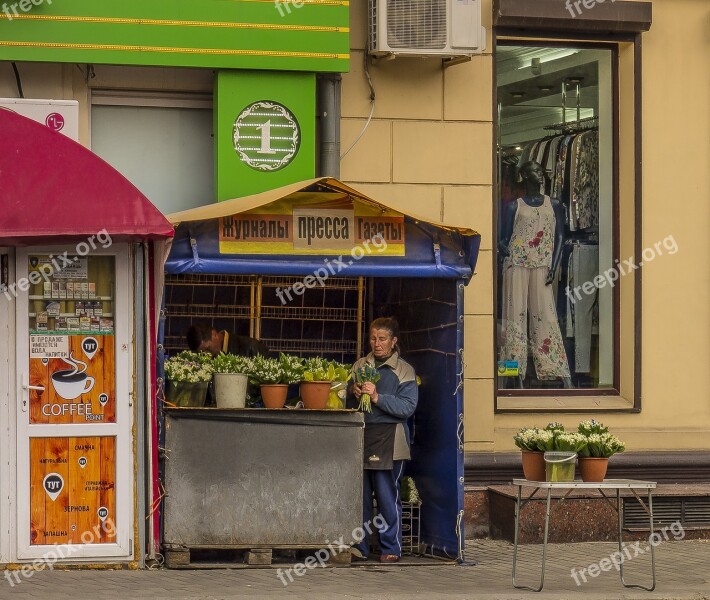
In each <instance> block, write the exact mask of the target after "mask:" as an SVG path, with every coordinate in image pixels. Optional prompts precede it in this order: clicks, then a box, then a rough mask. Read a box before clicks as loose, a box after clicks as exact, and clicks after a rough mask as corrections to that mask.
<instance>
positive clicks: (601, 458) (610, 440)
mask: <svg viewBox="0 0 710 600" xmlns="http://www.w3.org/2000/svg"><path fill="white" fill-rule="evenodd" d="M578 430H579V433H580V434H581V435H582V436H584V439H585V444H584V446H583V447H582V448H581V449H580V450H579V472H580V474H581V476H582V481H590V482H591V481H594V482H600V481H604V477H605V476H606V471H607V468H608V466H609V457H610V456H613V455H614V454H616V453H617V452H623V451H624V450H626V444H624V442H622V441H621V440H620V439H619V438H618V437H616V436H615V435H613V434H611V433H609V428H608V427H604V425H603V424H602V423H599V422H598V421H595V420H594V419H592V420H590V421H582V422H581V423H580V424H579V427H578Z"/></svg>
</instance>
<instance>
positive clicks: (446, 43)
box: [368, 0, 486, 58]
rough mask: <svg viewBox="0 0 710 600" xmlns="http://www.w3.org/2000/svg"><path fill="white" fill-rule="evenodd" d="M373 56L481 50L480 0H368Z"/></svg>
mask: <svg viewBox="0 0 710 600" xmlns="http://www.w3.org/2000/svg"><path fill="white" fill-rule="evenodd" d="M368 2H369V4H368V9H369V33H370V35H369V46H368V50H369V52H370V54H372V55H374V56H384V55H395V56H397V55H403V56H441V57H444V58H446V57H452V58H453V57H458V56H470V55H472V54H479V53H481V52H483V50H484V49H485V46H486V30H485V28H483V27H481V0H368Z"/></svg>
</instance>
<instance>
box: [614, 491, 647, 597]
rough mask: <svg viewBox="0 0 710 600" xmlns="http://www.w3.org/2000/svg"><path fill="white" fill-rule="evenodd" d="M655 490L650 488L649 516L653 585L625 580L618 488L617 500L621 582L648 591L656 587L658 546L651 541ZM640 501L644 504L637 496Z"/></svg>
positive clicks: (628, 586) (619, 493)
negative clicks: (647, 585)
mask: <svg viewBox="0 0 710 600" xmlns="http://www.w3.org/2000/svg"><path fill="white" fill-rule="evenodd" d="M652 494H653V491H652V490H651V489H649V490H648V510H647V512H648V518H649V534H648V537H649V545H650V546H651V576H652V582H651V583H652V585H651V587H646V586H644V585H639V584H635V583H626V581H624V558H625V557H624V554H623V548H622V538H621V535H622V533H621V532H622V528H621V490H616V502H617V507H618V511H617V512H618V522H619V532H618V536H619V577H621V583H622V585H623V586H624V587H627V588H636V589H639V590H646V591H647V592H652V591H653V590H655V589H656V547H655V545H654V544H653V543H651V538H652V536H653V498H652ZM637 499H638V500H639V502H641V504H642V505H643V502H642V501H641V499H640V498H638V497H637Z"/></svg>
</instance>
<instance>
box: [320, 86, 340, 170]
mask: <svg viewBox="0 0 710 600" xmlns="http://www.w3.org/2000/svg"><path fill="white" fill-rule="evenodd" d="M340 82H341V76H340V73H326V74H324V75H322V76H320V77H319V79H318V122H319V124H320V151H319V155H318V159H319V160H318V167H317V170H318V177H335V178H336V179H337V178H339V177H340Z"/></svg>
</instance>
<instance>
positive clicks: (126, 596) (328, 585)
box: [0, 540, 710, 600]
mask: <svg viewBox="0 0 710 600" xmlns="http://www.w3.org/2000/svg"><path fill="white" fill-rule="evenodd" d="M615 550H616V545H615V544H613V543H612V544H610V543H584V544H552V545H550V547H549V550H548V563H547V564H548V566H547V571H546V575H545V588H544V590H543V591H542V592H541V593H539V594H535V593H533V592H527V591H522V590H516V589H515V588H513V586H512V584H511V566H512V556H513V551H512V546H511V545H510V544H509V543H507V542H499V541H491V540H485V541H472V542H468V543H467V544H466V558H467V559H468V560H472V559H473V560H475V561H476V562H477V563H478V564H477V565H476V566H459V565H457V564H452V563H445V562H442V563H441V564H440V565H432V566H406V567H405V566H386V567H383V566H380V565H379V564H378V563H366V565H367V566H358V567H350V568H347V567H341V568H325V569H323V568H315V569H313V570H308V571H306V573H305V574H304V575H302V576H301V577H294V581H293V582H292V583H289V584H288V585H284V584H283V583H282V581H281V580H280V579H279V577H278V576H277V572H276V569H274V568H262V569H218V570H180V571H174V570H168V569H153V570H142V571H128V570H122V571H81V570H69V571H67V570H64V571H62V570H54V571H42V572H37V573H35V574H34V575H33V576H32V577H31V578H29V579H23V580H22V582H21V583H20V584H15V585H14V586H11V585H10V583H8V581H6V580H5V579H2V580H0V598H1V599H3V600H4V599H6V598H7V599H17V600H25V599H26V600H29V599H39V598H42V599H51V600H54V599H57V600H62V599H71V600H83V599H91V600H94V599H96V600H98V599H104V598H106V599H118V598H120V599H121V600H132V599H134V598H151V599H153V600H162V599H170V600H183V599H195V600H197V599H199V600H222V599H225V600H226V599H233V598H245V599H254V598H259V599H262V598H263V599H272V598H274V599H291V600H299V599H303V600H306V599H308V600H312V599H316V600H321V599H323V600H325V599H328V600H331V599H332V600H355V599H360V598H362V599H365V598H367V599H380V600H405V599H407V600H409V599H412V598H427V599H443V600H453V599H467V598H484V599H491V600H493V599H496V600H497V599H501V600H507V599H511V600H513V599H521V598H539V599H547V598H551V599H559V600H562V599H565V600H567V599H569V598H577V597H582V596H585V597H587V598H590V599H593V600H606V599H623V600H636V599H643V600H649V599H654V600H655V599H658V598H664V599H669V600H670V599H673V600H676V599H678V600H681V599H682V600H686V599H687V600H691V599H692V600H701V599H702V600H710V542H708V541H680V542H678V541H673V542H667V543H662V544H661V545H659V546H658V548H657V549H656V561H657V566H656V572H657V578H658V585H657V587H656V590H655V591H654V592H646V591H642V590H635V589H626V588H624V587H623V586H622V585H621V583H620V581H619V575H618V573H617V571H616V570H615V569H613V568H612V569H611V571H609V572H601V573H600V574H599V575H598V576H596V577H590V576H587V583H584V582H583V581H582V580H581V578H580V577H578V578H577V579H578V580H580V585H577V584H576V583H575V579H574V578H573V577H572V576H571V570H572V569H573V568H575V569H577V571H579V570H580V569H582V568H584V567H588V566H589V565H591V564H594V563H599V561H601V560H602V559H603V558H605V557H606V558H608V557H609V556H610V555H611V554H612V553H613V552H614V551H615ZM540 556H541V547H540V546H537V545H530V546H524V547H522V549H521V554H520V558H519V578H520V580H521V581H522V582H523V583H528V584H531V585H532V584H534V583H535V582H536V581H537V578H539V560H540ZM625 569H626V571H627V572H626V578H627V581H628V582H632V583H633V582H638V583H643V584H648V583H650V553H649V552H646V553H643V554H641V555H640V556H637V557H635V558H633V559H632V560H630V561H628V562H627V563H626V566H625Z"/></svg>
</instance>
